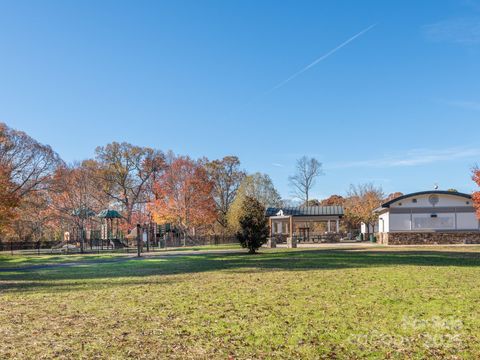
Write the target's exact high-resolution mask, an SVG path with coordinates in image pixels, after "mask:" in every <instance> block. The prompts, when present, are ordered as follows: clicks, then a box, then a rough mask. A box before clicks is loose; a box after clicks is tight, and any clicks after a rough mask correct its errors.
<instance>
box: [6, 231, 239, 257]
mask: <svg viewBox="0 0 480 360" xmlns="http://www.w3.org/2000/svg"><path fill="white" fill-rule="evenodd" d="M236 243H238V240H237V239H236V238H235V237H232V236H216V235H212V236H197V237H194V238H186V239H183V238H181V237H176V236H171V237H157V238H155V239H152V240H150V241H141V246H142V252H155V251H164V250H165V249H167V248H176V247H194V246H205V245H223V244H236ZM136 251H137V243H136V241H132V242H126V241H119V240H117V239H112V240H85V242H84V247H83V253H103V252H119V253H132V252H136ZM81 252H82V249H81V244H80V242H78V241H62V242H59V241H0V253H4V254H5V253H6V254H12V255H14V254H25V255H27V254H32V255H34V254H36V255H41V254H78V253H81Z"/></svg>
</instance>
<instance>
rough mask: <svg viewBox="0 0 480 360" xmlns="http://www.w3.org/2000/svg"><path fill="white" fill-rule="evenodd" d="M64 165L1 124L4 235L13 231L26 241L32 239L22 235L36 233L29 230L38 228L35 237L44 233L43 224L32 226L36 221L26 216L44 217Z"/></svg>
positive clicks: (45, 149) (44, 147)
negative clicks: (56, 174) (54, 176)
mask: <svg viewBox="0 0 480 360" xmlns="http://www.w3.org/2000/svg"><path fill="white" fill-rule="evenodd" d="M61 164H63V162H62V160H61V159H60V157H59V156H58V154H57V153H55V152H54V151H53V150H52V149H51V148H50V146H48V145H43V144H41V143H39V142H38V141H36V140H35V139H33V138H31V137H30V136H28V135H27V134H26V133H24V132H22V131H18V130H14V129H11V128H9V127H8V126H7V125H6V124H4V123H0V178H1V179H0V183H1V185H0V193H1V194H0V198H2V199H3V200H4V201H3V202H2V205H1V206H0V207H1V208H2V209H1V210H0V212H2V214H1V215H0V218H2V224H1V225H0V228H1V229H2V230H3V231H5V229H6V228H7V227H9V228H10V230H12V231H13V232H14V233H15V234H16V237H17V238H24V239H27V238H29V236H27V237H22V234H24V233H32V231H30V230H29V229H32V228H34V233H35V234H40V233H42V229H41V228H40V227H41V226H40V225H39V222H36V224H35V226H31V224H32V222H33V220H32V219H26V218H25V216H26V215H28V214H31V215H32V217H36V216H40V215H42V214H44V210H45V205H46V204H47V201H48V194H47V193H48V191H49V188H50V185H51V180H52V174H53V173H54V171H55V170H56V169H57V167H58V166H60V165H61ZM0 201H1V199H0ZM36 206H38V208H35V207H36ZM40 217H41V218H42V219H43V218H44V217H43V216H40ZM13 218H15V223H13V220H12V219H13ZM23 226H25V229H23V228H22V227H23Z"/></svg>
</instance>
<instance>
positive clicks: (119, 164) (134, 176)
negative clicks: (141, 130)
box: [95, 142, 165, 228]
mask: <svg viewBox="0 0 480 360" xmlns="http://www.w3.org/2000/svg"><path fill="white" fill-rule="evenodd" d="M95 152H96V161H97V163H98V174H99V176H100V177H101V179H102V180H103V190H104V191H105V193H106V194H107V195H108V197H109V198H110V200H111V202H112V203H115V204H119V205H120V207H121V208H122V211H123V213H124V217H125V220H126V222H127V224H128V226H129V227H130V228H131V227H132V225H133V214H134V212H135V211H137V210H139V209H142V208H144V207H145V206H146V204H147V203H148V202H149V201H150V200H151V193H150V192H149V189H150V186H149V185H150V181H152V179H154V178H155V177H157V176H159V174H161V172H162V171H163V169H164V167H165V158H164V155H163V153H161V152H160V151H158V150H154V149H151V148H148V147H140V146H135V145H132V144H128V143H125V142H124V143H117V142H113V143H111V144H108V145H106V146H102V147H97V149H96V150H95Z"/></svg>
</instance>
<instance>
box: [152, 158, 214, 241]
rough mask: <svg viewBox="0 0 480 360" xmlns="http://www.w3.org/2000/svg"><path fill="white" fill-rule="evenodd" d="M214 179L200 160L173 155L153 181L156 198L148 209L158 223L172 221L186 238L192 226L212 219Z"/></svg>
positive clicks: (193, 227) (207, 222)
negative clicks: (161, 172)
mask: <svg viewBox="0 0 480 360" xmlns="http://www.w3.org/2000/svg"><path fill="white" fill-rule="evenodd" d="M213 186H214V185H213V182H212V181H211V179H210V177H209V175H208V173H207V171H206V169H205V167H204V165H203V163H202V162H201V161H194V160H192V159H190V158H189V157H186V156H179V157H177V158H175V159H174V160H173V161H172V162H171V163H170V164H169V166H168V168H167V169H166V171H165V172H164V173H163V174H162V176H160V177H159V178H158V179H157V180H156V182H155V183H154V184H153V191H154V194H155V200H154V201H153V202H152V203H151V205H150V206H149V207H150V210H151V211H152V214H153V218H154V220H155V221H156V222H158V223H172V224H174V225H175V226H176V227H177V228H178V229H180V230H181V231H182V233H183V238H184V244H185V242H186V238H187V237H190V236H192V235H193V234H194V229H195V227H199V226H203V225H210V224H212V223H213V222H215V219H216V211H215V201H214V199H213V196H212V191H213Z"/></svg>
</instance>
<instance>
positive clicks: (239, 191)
mask: <svg viewBox="0 0 480 360" xmlns="http://www.w3.org/2000/svg"><path fill="white" fill-rule="evenodd" d="M323 174H324V172H323V170H322V164H321V163H320V162H319V161H318V160H316V159H315V158H309V157H306V156H305V157H302V158H300V159H299V160H298V161H297V163H296V168H295V173H294V174H293V175H292V176H291V177H290V178H289V181H290V185H291V188H292V191H293V194H294V195H295V197H296V198H297V199H298V202H297V203H295V205H310V206H312V205H339V206H343V207H344V208H345V213H346V216H345V222H344V223H345V224H346V226H347V227H348V228H349V229H354V228H358V226H359V224H360V222H364V223H366V224H373V223H374V222H375V221H376V219H375V216H374V215H373V214H372V210H373V209H375V208H376V207H378V206H379V205H380V204H381V203H382V201H384V200H385V196H384V194H383V191H382V189H381V188H379V187H375V186H374V185H373V184H363V185H357V186H352V187H351V188H350V190H349V191H348V192H347V196H346V197H343V196H340V195H332V196H331V197H329V198H327V199H324V200H317V199H312V198H311V193H312V189H313V188H314V186H315V185H316V180H317V178H318V177H319V176H321V175H323ZM393 195H395V194H393ZM251 198H253V199H255V200H256V201H257V202H258V204H259V206H261V208H263V209H264V208H267V207H283V206H287V205H292V201H290V200H284V199H282V198H281V196H280V194H279V192H278V191H277V189H276V188H275V186H274V184H273V182H272V180H271V178H270V177H269V175H267V174H264V173H258V172H257V173H253V174H249V173H247V172H246V171H245V170H244V169H243V168H242V166H241V162H240V159H239V158H238V157H237V156H225V157H223V158H221V159H216V160H209V159H207V158H201V159H192V158H190V157H188V156H184V155H177V154H174V153H173V152H162V151H160V150H158V149H153V148H150V147H141V146H135V145H132V144H129V143H126V142H123V143H118V142H112V143H110V144H107V145H105V146H99V147H97V148H96V149H95V154H94V157H93V158H91V159H86V160H84V161H81V162H76V163H73V164H67V163H65V162H64V161H63V160H62V159H61V158H60V156H59V155H58V154H57V153H56V152H55V151H54V150H53V149H52V148H51V147H50V146H48V145H44V144H41V143H39V142H38V141H36V140H35V139H33V138H31V137H30V136H28V135H27V134H26V133H24V132H22V131H18V130H15V129H12V128H10V127H8V126H7V125H6V124H3V123H0V239H10V240H18V241H39V240H54V239H55V240H60V239H62V237H63V232H64V231H66V230H68V229H71V228H72V227H76V228H82V227H83V221H85V218H86V217H87V215H89V214H98V213H99V212H100V211H101V210H104V209H115V210H117V211H119V212H120V213H121V215H122V217H123V221H122V223H121V228H122V230H123V231H124V232H125V233H128V232H129V231H130V230H131V229H133V228H134V227H135V225H136V224H137V223H148V222H151V221H155V222H157V223H170V224H173V225H174V226H175V228H176V229H178V230H179V231H180V232H181V233H182V235H183V236H184V237H193V236H196V235H201V234H217V235H220V236H229V235H232V234H235V233H238V232H239V231H240V230H241V222H242V221H245V220H244V218H245V216H244V215H245V214H244V212H245V211H246V210H245V209H246V208H248V206H250V207H251V204H245V201H246V199H251ZM242 219H243V220H242Z"/></svg>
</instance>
